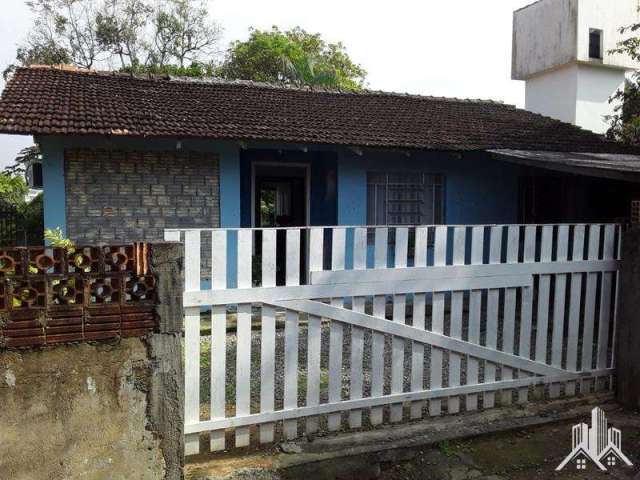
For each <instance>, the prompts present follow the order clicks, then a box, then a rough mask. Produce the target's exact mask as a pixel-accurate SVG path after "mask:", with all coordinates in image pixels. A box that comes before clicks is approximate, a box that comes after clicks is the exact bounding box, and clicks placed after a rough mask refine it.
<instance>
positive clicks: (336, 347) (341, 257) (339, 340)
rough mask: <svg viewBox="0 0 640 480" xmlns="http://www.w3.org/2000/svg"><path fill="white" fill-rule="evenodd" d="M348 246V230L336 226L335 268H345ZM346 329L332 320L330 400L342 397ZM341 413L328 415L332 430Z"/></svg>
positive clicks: (340, 304)
mask: <svg viewBox="0 0 640 480" xmlns="http://www.w3.org/2000/svg"><path fill="white" fill-rule="evenodd" d="M345 248H346V230H345V229H344V228H338V227H336V228H334V229H333V238H332V243H331V267H332V269H333V270H344V264H345ZM331 305H333V306H336V307H343V306H344V299H343V298H332V299H331ZM343 338H344V329H343V326H342V324H341V323H339V322H335V321H331V323H330V326H329V402H338V401H340V400H341V399H342V347H343ZM340 420H341V415H340V414H339V413H332V414H331V415H329V416H328V417H327V427H328V428H329V430H330V431H335V430H338V429H339V428H340Z"/></svg>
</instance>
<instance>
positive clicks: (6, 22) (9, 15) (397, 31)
mask: <svg viewBox="0 0 640 480" xmlns="http://www.w3.org/2000/svg"><path fill="white" fill-rule="evenodd" d="M531 2H532V0H484V1H479V0H394V1H376V0H324V1H322V2H309V1H303V0H211V1H210V9H211V12H212V14H213V17H214V18H216V19H217V20H218V21H219V22H220V24H221V25H222V27H223V28H224V37H223V47H224V46H226V44H227V43H228V42H229V41H231V40H235V39H245V38H246V37H247V35H248V33H247V32H248V28H249V27H251V26H253V27H257V28H263V29H264V28H270V27H271V26H272V25H277V26H279V27H280V28H283V29H286V28H290V27H294V26H296V25H299V26H301V27H303V28H305V29H306V30H309V31H312V32H320V33H322V34H323V35H324V37H325V38H327V39H328V40H330V41H342V42H343V43H344V44H345V45H346V47H347V49H348V52H349V54H350V55H351V58H352V59H354V60H355V61H356V62H358V63H360V64H361V65H362V66H364V67H365V68H366V69H367V71H368V72H369V75H368V87H369V88H372V89H376V90H390V91H396V92H409V93H418V94H424V95H438V96H447V97H465V98H489V99H494V100H501V101H504V102H506V103H511V104H515V105H518V106H522V105H523V104H524V82H515V81H512V80H511V22H512V13H513V10H515V9H517V8H520V7H523V6H525V5H527V4H529V3H531ZM31 22H32V18H31V15H30V12H29V9H28V8H27V7H26V6H25V5H24V1H23V0H2V10H1V11H0V67H1V69H2V70H4V68H5V66H6V65H7V64H9V63H11V62H12V61H13V59H14V58H15V49H16V44H18V43H20V42H21V41H22V40H23V39H24V38H25V37H26V35H27V32H28V31H29V29H30V26H31ZM0 88H4V83H3V82H2V80H1V79H0ZM30 144H31V138H30V137H20V136H9V135H0V166H4V165H6V164H8V163H11V161H12V159H13V158H14V157H15V154H16V153H17V152H18V150H20V148H22V147H24V146H27V145H30Z"/></svg>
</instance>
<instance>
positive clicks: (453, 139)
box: [0, 66, 637, 153]
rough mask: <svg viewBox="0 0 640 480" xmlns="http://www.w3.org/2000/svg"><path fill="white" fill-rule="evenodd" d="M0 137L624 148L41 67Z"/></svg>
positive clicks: (440, 110)
mask: <svg viewBox="0 0 640 480" xmlns="http://www.w3.org/2000/svg"><path fill="white" fill-rule="evenodd" d="M0 133H11V134H32V135H76V134H98V135H121V136H132V137H134V136H135V137H180V138H190V137H193V138H216V139H229V140H273V141H284V142H294V143H311V144H340V145H353V146H362V147H366V146H371V147H391V148H407V149H411V148H417V149H437V150H487V149H517V150H537V151H541V150H542V151H576V152H594V153H595V152H608V153H617V152H624V151H629V150H628V149H626V148H624V147H622V146H620V145H618V144H615V143H612V142H607V141H605V140H604V139H603V138H602V137H601V136H599V135H596V134H594V133H592V132H588V131H585V130H582V129H580V128H577V127H575V126H572V125H569V124H566V123H562V122H559V121H557V120H553V119H550V118H547V117H543V116H541V115H537V114H533V113H530V112H527V111H524V110H520V109H517V108H515V107H513V106H509V105H504V104H502V103H497V102H490V101H481V100H459V99H448V98H436V97H423V96H418V95H403V94H396V93H385V92H372V91H365V92H362V93H346V92H328V91H322V90H310V89H296V88H288V87H283V86H274V85H267V84H258V83H252V82H242V81H240V82H229V81H220V80H199V81H193V80H185V79H175V78H167V77H162V78H160V77H156V78H150V77H144V78H141V77H133V76H130V75H125V74H118V73H111V72H94V71H80V70H73V69H66V68H52V67H43V66H34V67H29V68H20V69H18V70H17V71H16V72H15V74H14V76H13V77H12V79H11V80H10V81H9V82H8V83H7V86H6V88H5V90H4V92H3V93H2V99H1V100H0ZM629 153H637V151H635V150H634V151H633V152H631V151H629Z"/></svg>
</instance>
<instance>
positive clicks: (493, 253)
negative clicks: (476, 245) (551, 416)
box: [483, 227, 502, 408]
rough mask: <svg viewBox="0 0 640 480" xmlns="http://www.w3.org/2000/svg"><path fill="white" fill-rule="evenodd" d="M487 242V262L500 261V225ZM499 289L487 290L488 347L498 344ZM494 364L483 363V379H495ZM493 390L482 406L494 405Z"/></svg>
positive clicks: (486, 394)
mask: <svg viewBox="0 0 640 480" xmlns="http://www.w3.org/2000/svg"><path fill="white" fill-rule="evenodd" d="M489 241H490V243H489V263H500V262H501V255H502V227H491V235H490V240H489ZM499 304H500V290H498V289H495V288H492V289H490V290H489V291H488V292H487V334H486V339H485V344H486V346H487V347H489V348H493V349H496V348H497V346H498V309H499V308H500V305H499ZM496 378H497V377H496V365H495V364H493V363H490V362H485V363H484V381H485V382H495V381H496ZM495 400H496V394H495V392H485V394H484V397H483V406H484V408H493V407H494V406H495Z"/></svg>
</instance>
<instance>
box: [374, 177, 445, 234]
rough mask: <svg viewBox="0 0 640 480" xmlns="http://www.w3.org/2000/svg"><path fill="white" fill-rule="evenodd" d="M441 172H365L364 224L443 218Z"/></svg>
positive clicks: (435, 221) (418, 222) (430, 221)
mask: <svg viewBox="0 0 640 480" xmlns="http://www.w3.org/2000/svg"><path fill="white" fill-rule="evenodd" d="M443 184H444V177H443V176H442V175H428V174H426V173H421V172H388V173H379V172H369V173H367V224H369V225H427V224H440V223H442V222H443V199H442V197H443Z"/></svg>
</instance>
